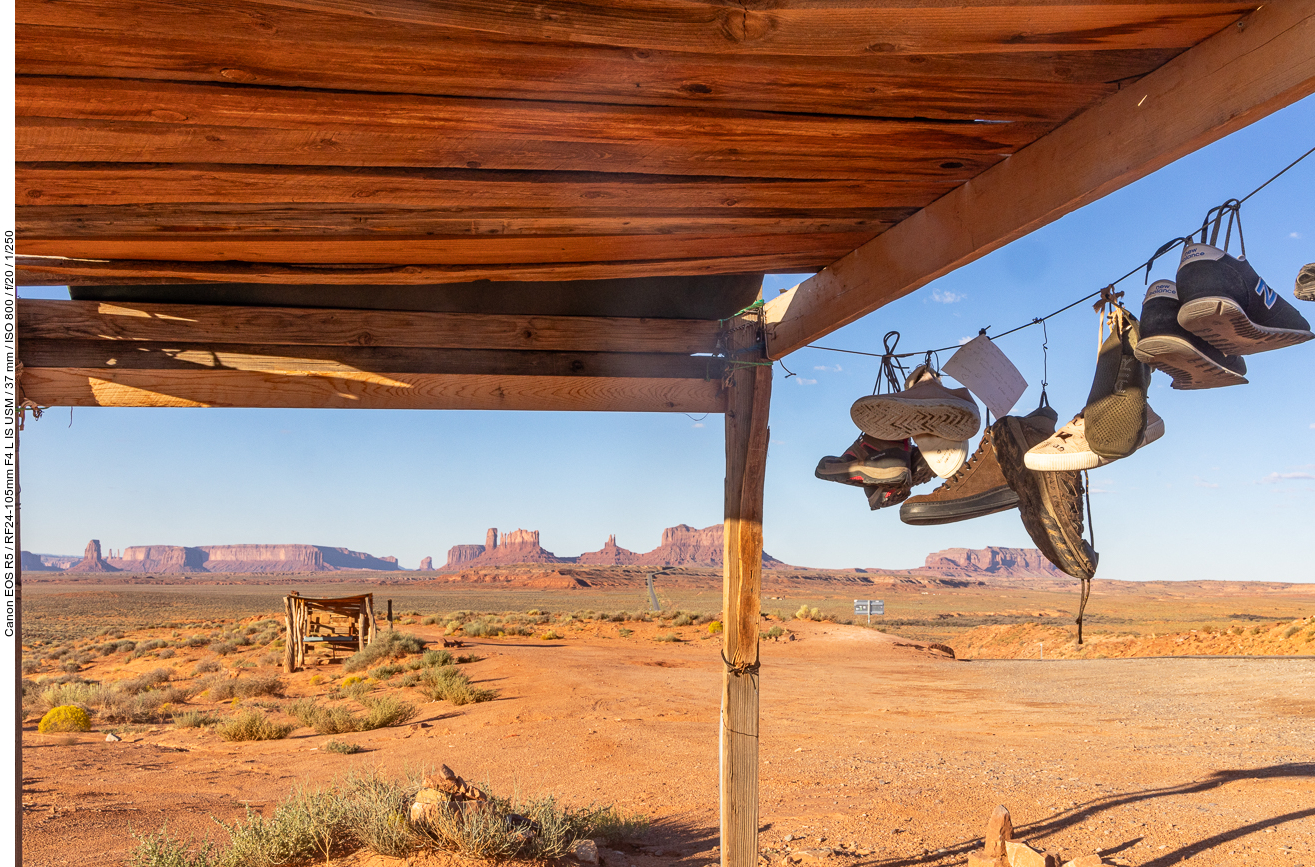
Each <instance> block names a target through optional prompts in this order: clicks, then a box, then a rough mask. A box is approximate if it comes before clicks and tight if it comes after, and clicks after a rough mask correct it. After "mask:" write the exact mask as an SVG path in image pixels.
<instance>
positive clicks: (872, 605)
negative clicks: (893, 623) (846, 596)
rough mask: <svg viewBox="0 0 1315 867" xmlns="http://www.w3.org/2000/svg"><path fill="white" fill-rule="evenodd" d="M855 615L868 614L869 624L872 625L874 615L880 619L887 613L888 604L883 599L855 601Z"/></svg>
mask: <svg viewBox="0 0 1315 867" xmlns="http://www.w3.org/2000/svg"><path fill="white" fill-rule="evenodd" d="M854 613H855V614H866V615H867V616H868V623H871V622H872V615H873V614H875V615H877V616H878V617H880V616H881V615H882V614H885V613H886V603H885V601H884V600H881V599H855V600H854Z"/></svg>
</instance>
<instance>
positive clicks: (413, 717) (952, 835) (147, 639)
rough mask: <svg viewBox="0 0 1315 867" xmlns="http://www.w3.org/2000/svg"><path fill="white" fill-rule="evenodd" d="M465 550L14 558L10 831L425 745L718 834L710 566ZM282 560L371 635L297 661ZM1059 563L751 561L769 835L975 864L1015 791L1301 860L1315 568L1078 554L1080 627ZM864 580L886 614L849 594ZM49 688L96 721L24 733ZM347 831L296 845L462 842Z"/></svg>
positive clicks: (366, 855)
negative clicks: (1232, 576)
mask: <svg viewBox="0 0 1315 867" xmlns="http://www.w3.org/2000/svg"><path fill="white" fill-rule="evenodd" d="M507 535H510V534H507ZM489 541H492V538H490V540H489ZM532 541H533V544H534V546H535V547H537V546H538V540H537V538H535V539H533V540H532ZM502 542H503V544H508V543H510V542H511V540H509V539H507V537H506V536H504V537H503V539H502ZM497 547H499V546H492V545H491V546H487V547H486V549H485V550H486V551H487V550H490V549H492V550H496V549H497ZM124 553H127V552H124ZM480 553H481V552H477V553H476V554H475V555H474V556H472V557H469V558H468V560H467V561H465V562H463V563H459V564H456V565H457V566H458V567H459V568H456V569H453V570H450V571H446V572H434V573H430V574H426V573H418V572H404V571H394V570H377V571H372V572H352V571H341V570H323V571H315V572H305V573H299V574H280V575H272V574H269V573H260V572H257V573H247V574H238V573H223V574H216V575H206V574H201V573H192V574H190V575H188V574H168V573H164V574H156V575H145V574H136V573H123V572H121V573H119V574H110V573H105V572H87V571H83V572H48V573H33V574H31V575H29V576H27V577H26V580H25V587H24V635H25V645H24V673H25V681H24V711H25V714H26V717H27V721H26V723H25V725H24V729H23V733H22V736H23V758H24V771H23V773H24V788H23V808H24V813H23V832H24V838H23V850H24V863H25V864H31V865H60V864H74V863H83V862H85V859H86V853H87V852H88V851H95V852H97V853H99V854H98V863H106V864H143V865H147V864H152V865H166V864H167V865H173V864H178V865H200V864H218V863H225V862H222V861H219V860H185V858H195V859H201V858H202V855H201V854H200V850H199V849H197V848H196V846H198V845H200V843H201V841H204V840H208V841H210V842H211V843H213V844H214V845H215V846H216V847H217V848H216V849H215V850H214V851H215V852H220V851H223V849H224V847H225V846H232V845H236V843H235V842H234V841H237V840H238V839H239V838H241V839H247V838H249V837H250V833H251V828H250V826H249V825H245V826H244V825H243V823H244V822H245V823H249V822H250V821H251V820H250V819H249V818H247V817H248V811H249V810H250V811H252V813H253V814H254V815H257V816H262V817H265V818H266V819H269V818H270V817H272V816H275V815H276V814H277V813H278V810H279V809H281V808H280V806H279V805H280V804H283V805H286V804H287V803H288V801H289V798H292V797H293V796H294V795H295V793H296V792H298V791H299V787H311V788H312V789H313V788H321V789H327V788H332V787H339V788H341V787H342V786H344V785H345V783H344V781H349V780H355V781H356V783H354V784H353V785H359V783H360V780H362V779H373V780H375V781H376V785H378V786H385V788H386V789H387V791H388V792H390V793H391V795H390V797H393V798H395V799H401V800H400V801H399V802H398V803H399V804H400V805H401V806H399V807H397V809H403V808H404V807H405V806H406V804H408V803H409V802H410V801H409V799H411V798H413V797H416V796H417V791H424V788H423V787H424V783H423V782H422V780H421V778H422V777H424V776H425V775H426V774H433V773H434V772H435V771H436V770H437V769H438V768H439V767H441V766H442V765H447V766H449V767H450V768H452V769H453V770H454V771H455V772H456V773H457V774H460V775H461V776H463V777H464V778H465V779H466V780H467V781H470V783H471V784H473V785H474V786H476V787H478V788H479V789H480V790H481V791H484V792H488V793H490V794H492V795H493V796H494V798H498V797H503V798H508V799H519V802H521V803H533V802H534V799H535V798H542V797H547V796H551V797H552V798H553V799H554V804H555V805H556V807H555V808H554V809H561V810H564V811H566V814H567V815H571V816H595V815H605V816H607V817H610V818H609V819H608V822H607V823H604V824H606V825H607V827H606V828H603V827H602V826H601V825H600V826H599V829H597V830H596V831H595V832H593V833H595V836H597V839H598V840H599V845H600V846H601V850H600V851H601V853H602V854H601V855H600V856H598V857H599V858H600V860H601V861H602V863H604V864H605V865H606V867H658V865H668V864H673V865H681V867H704V865H710V864H714V863H716V862H717V860H718V857H719V853H718V849H717V822H718V819H717V809H718V808H717V797H718V796H717V771H716V768H717V748H716V725H717V714H718V701H719V698H718V693H719V684H720V677H721V674H720V669H721V660H720V658H719V656H718V650H719V647H720V640H719V639H720V633H719V629H720V623H719V621H718V619H717V618H718V617H719V610H720V602H721V598H720V596H721V594H720V580H721V579H720V571H719V570H718V569H717V568H716V567H715V564H713V563H707V564H706V565H686V566H662V565H660V564H652V565H644V564H636V563H631V564H623V565H599V564H591V563H588V562H580V561H575V562H570V561H565V560H564V558H558V559H557V560H555V561H551V562H549V561H540V562H530V563H521V564H510V563H504V564H498V563H488V562H487V561H484V562H480V560H479V558H480ZM1033 553H1035V552H1033ZM450 560H451V558H450V557H449V561H450ZM653 575H656V577H655V579H654V585H655V590H656V593H657V596H658V601H659V605H660V608H661V610H660V611H656V612H654V611H650V610H649V608H650V602H649V597H648V592H647V581H648V578H649V576H653ZM292 589H295V590H296V591H297V592H298V593H299V594H300V595H302V596H306V597H321V596H333V597H340V596H349V595H352V594H357V593H373V594H374V609H375V612H376V617H377V618H378V620H379V622H380V633H379V637H378V638H377V639H376V642H375V644H373V645H371V646H370V647H369V648H367V651H366V653H365V654H363V656H368V657H369V658H368V659H365V658H358V657H357V656H353V655H352V649H351V648H348V649H347V650H346V651H344V650H338V651H330V650H327V649H313V650H312V651H311V655H310V657H308V659H307V663H306V665H305V667H304V668H303V669H302V670H300V671H297V672H294V673H292V674H288V673H286V672H285V671H284V669H283V649H282V648H283V642H284V633H283V622H282V603H281V601H280V600H281V598H282V596H283V595H285V594H286V593H288V592H289V590H292ZM1077 595H1078V594H1077V582H1075V581H1073V580H1071V579H1068V578H1066V577H1062V576H1060V577H1056V576H1054V575H1048V574H1046V570H1045V569H1044V568H1041V567H1040V566H1038V564H1036V563H1034V562H1033V561H1032V560H1031V558H1029V557H1028V556H1027V552H1014V551H1011V550H1010V549H994V550H992V549H987V550H985V551H979V552H964V551H959V552H940V553H938V554H935V555H932V556H929V557H928V563H927V566H926V568H924V569H922V570H912V571H898V570H896V571H890V570H875V569H873V570H868V569H856V570H843V571H821V570H807V569H794V568H788V567H786V568H768V569H766V570H765V571H764V582H763V610H764V616H763V619H762V625H761V635H762V670H761V684H762V696H763V698H762V729H761V774H762V783H761V814H760V822H761V829H762V831H761V844H762V856H761V859H760V860H761V862H762V863H763V864H764V865H789V864H804V865H807V867H812V865H824V864H825V865H836V867H841V865H853V867H868V865H871V867H896V865H912V864H935V865H952V864H965V863H969V857H970V856H971V855H973V854H974V853H977V852H979V851H980V850H981V849H982V846H983V841H982V837H983V833H984V830H985V826H986V822H987V819H988V817H989V816H990V815H991V812H992V810H993V809H994V808H995V807H996V806H997V805H1001V804H1002V805H1005V806H1007V807H1008V808H1009V810H1010V811H1011V814H1012V821H1013V826H1014V828H1015V836H1016V838H1017V839H1018V840H1020V841H1026V842H1027V843H1028V844H1030V845H1031V846H1032V847H1034V848H1035V849H1036V850H1044V851H1045V852H1047V853H1049V854H1050V855H1053V856H1055V857H1056V858H1057V859H1064V860H1070V859H1076V858H1079V857H1081V856H1088V857H1089V858H1090V857H1097V858H1098V859H1099V860H1098V861H1090V862H1081V861H1079V862H1077V863H1093V864H1095V863H1104V864H1116V865H1149V867H1167V865H1170V864H1178V863H1184V862H1185V863H1189V864H1200V865H1238V864H1266V865H1269V864H1275V865H1285V867H1287V865H1293V867H1295V865H1305V867H1310V865H1315V756H1312V752H1311V744H1312V743H1315V699H1313V698H1312V696H1313V695H1315V617H1312V616H1311V615H1312V612H1315V588H1312V587H1311V586H1310V585H1285V584H1278V583H1262V582H1116V581H1097V582H1096V583H1095V588H1094V592H1093V596H1092V599H1091V602H1090V603H1089V605H1088V608H1087V612H1086V630H1085V635H1086V641H1085V642H1084V643H1083V644H1082V645H1080V646H1079V645H1077V644H1076V642H1075V640H1074V638H1075V629H1074V626H1073V615H1074V612H1075V610H1076V602H1077ZM856 598H874V599H882V600H883V601H884V602H885V611H886V614H885V615H884V616H880V617H874V618H872V620H873V622H872V625H871V626H869V625H868V624H867V623H866V618H862V617H859V618H855V617H854V614H853V600H854V599H856ZM390 603H391V608H392V610H393V612H394V622H393V623H391V624H389V623H387V622H385V613H384V612H385V610H386V607H387V606H388V605H389V604H390ZM445 645H449V646H448V647H445ZM457 645H460V646H457ZM372 652H373V653H372ZM67 704H80V705H81V706H83V707H85V708H86V709H87V710H88V711H89V712H90V714H89V719H90V723H91V724H90V726H89V729H90V730H89V731H86V732H74V733H67V732H62V733H42V732H40V731H38V726H37V723H38V721H39V720H40V719H41V718H42V716H43V714H45V713H46V712H47V711H48V710H49V709H50V708H51V707H54V706H57V705H67ZM262 728H267V729H269V731H265V732H264V736H267V737H268V738H269V739H251V740H247V739H243V738H245V737H247V736H249V735H251V734H252V733H253V732H257V731H260V730H262ZM381 781H382V782H381ZM353 791H355V790H353ZM428 791H434V790H432V789H431V790H428ZM591 810H593V811H595V812H594V813H591V812H590V811H591ZM600 810H601V811H603V812H602V813H598V812H597V811H600ZM572 811H574V812H572ZM535 815H538V814H535ZM220 823H227V828H226V827H225V826H224V825H221V824H220ZM244 827H245V828H246V830H245V831H242V830H241V829H242V828H244ZM235 829H236V830H237V832H238V833H237V835H236V836H232V835H234V832H235ZM162 832H164V833H165V834H167V836H161V834H162ZM242 834H246V837H242ZM166 840H167V841H170V843H169V845H172V846H174V847H176V849H174V850H168V851H166V852H164V853H163V854H162V852H161V851H160V850H159V848H158V847H159V846H160V845H162V842H163V841H166ZM152 846H155V847H157V848H155V849H152V848H151V847H152ZM335 846H336V848H334V847H330V849H329V851H328V852H326V853H322V854H320V855H318V856H316V858H314V859H304V860H303V861H302V862H301V863H310V862H311V861H315V862H323V863H327V864H340V865H346V864H366V863H369V864H377V865H384V864H388V865H401V864H404V863H410V864H427V863H448V862H450V861H461V862H463V863H479V862H481V859H480V858H479V857H477V853H471V852H469V851H467V852H465V853H464V854H463V853H462V852H461V851H460V847H459V846H457V847H454V846H451V845H449V846H447V847H444V846H440V845H432V846H428V847H422V848H418V849H414V850H412V851H406V852H400V851H395V852H390V851H384V852H382V853H381V852H380V851H379V849H385V850H386V849H387V848H388V846H387V845H384V844H380V843H375V844H374V848H371V845H369V844H364V843H362V842H360V841H355V842H352V841H346V842H344V841H339V842H338V843H337V844H335ZM189 847H190V848H191V854H190V855H186V856H184V855H183V853H184V852H185V851H186V850H187V849H188V848H189ZM454 850H455V851H454ZM212 854H213V853H212ZM577 854H579V855H582V856H583V857H585V858H586V862H587V863H592V862H588V861H587V859H588V858H590V857H593V856H592V854H590V853H577ZM252 857H254V856H252ZM261 857H264V856H261ZM169 858H173V859H174V860H169ZM179 859H184V860H179ZM567 860H568V861H569V862H570V863H579V859H578V858H576V857H574V856H569V855H568V856H567ZM250 863H266V862H258V861H251V862H250ZM268 863H297V862H296V859H294V860H292V861H286V862H277V861H269V862H268ZM1038 863H1041V862H1038ZM1054 863H1056V864H1058V863H1061V861H1060V860H1056V861H1055V862H1054Z"/></svg>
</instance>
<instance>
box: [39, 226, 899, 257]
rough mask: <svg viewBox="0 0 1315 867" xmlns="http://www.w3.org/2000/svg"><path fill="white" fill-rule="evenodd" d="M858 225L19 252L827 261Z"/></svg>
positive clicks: (68, 246) (189, 240) (843, 248)
mask: <svg viewBox="0 0 1315 867" xmlns="http://www.w3.org/2000/svg"><path fill="white" fill-rule="evenodd" d="M877 231H878V229H872V230H868V231H861V232H814V233H793V234H790V233H772V234H762V235H747V234H746V235H728V234H716V235H714V234H707V235H683V234H682V235H487V236H479V237H471V236H431V235H401V236H382V237H381V236H374V235H371V236H364V237H361V236H355V235H337V236H329V235H325V234H319V233H307V234H298V233H291V232H288V233H279V234H270V235H253V234H245V233H244V234H231V235H229V234H221V235H219V236H218V237H215V236H212V235H209V234H207V233H204V232H190V233H180V234H178V235H156V236H136V237H134V236H119V237H103V236H96V237H54V238H43V237H40V236H36V237H32V236H30V235H27V234H21V235H19V238H18V252H19V253H21V254H22V255H25V256H67V257H70V258H75V259H114V260H123V259H158V260H165V261H180V262H233V261H236V262H257V263H260V262H267V263H276V262H288V263H313V264H321V265H325V264H328V265H337V264H350V265H370V264H380V263H392V262H404V263H407V264H416V265H449V266H458V265H473V266H478V265H515V264H525V265H528V264H551V263H559V262H560V263H566V262H607V261H618V262H624V261H632V260H635V259H647V260H674V259H697V258H711V257H713V256H717V255H719V254H721V255H724V254H729V255H737V256H755V255H768V254H772V255H781V256H790V255H792V254H803V255H807V256H809V257H810V261H812V262H815V263H819V264H821V263H825V262H833V261H835V260H836V259H837V258H839V257H840V256H842V255H844V254H845V253H846V252H848V251H849V250H852V249H854V248H855V247H857V246H859V245H860V244H862V243H864V242H866V241H868V240H870V239H871V238H872V237H873V236H874V235H876V234H877Z"/></svg>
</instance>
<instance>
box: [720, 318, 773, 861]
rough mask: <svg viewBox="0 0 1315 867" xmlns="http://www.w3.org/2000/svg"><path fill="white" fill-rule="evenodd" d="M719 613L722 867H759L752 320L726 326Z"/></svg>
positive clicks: (756, 386)
mask: <svg viewBox="0 0 1315 867" xmlns="http://www.w3.org/2000/svg"><path fill="white" fill-rule="evenodd" d="M730 326H731V330H730V331H729V332H728V336H727V341H726V342H727V345H728V349H729V355H730V363H732V364H735V363H736V362H739V363H740V364H741V365H742V366H738V367H736V368H734V372H733V373H731V374H730V376H729V379H730V384H729V387H728V388H727V389H726V392H725V394H726V404H725V412H726V496H725V501H726V504H725V511H726V526H725V535H724V545H725V552H724V566H723V584H722V612H723V618H724V623H725V632H724V633H723V641H722V655H723V658H724V659H725V662H726V668H725V670H724V671H723V673H722V700H721V729H720V747H721V785H720V788H721V863H722V865H723V867H757V865H758V641H759V638H758V631H759V630H758V618H759V612H760V590H761V586H762V556H763V533H762V516H763V483H764V478H765V473H766V465H767V440H768V430H767V416H768V408H769V403H770V399H771V387H772V367H771V365H770V364H764V363H763V359H764V357H765V356H764V346H763V340H762V338H763V334H762V331H761V328H760V327H759V322H758V320H757V318H756V317H748V318H745V317H741V318H740V319H737V320H735V321H733V322H732V323H730Z"/></svg>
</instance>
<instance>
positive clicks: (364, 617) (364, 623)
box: [356, 599, 370, 653]
mask: <svg viewBox="0 0 1315 867" xmlns="http://www.w3.org/2000/svg"><path fill="white" fill-rule="evenodd" d="M369 605H370V602H369V600H367V599H362V600H361V610H360V613H359V614H357V615H356V651H357V652H358V653H359V652H360V651H362V650H365V643H366V641H367V640H368V639H369V637H370V613H369V612H370V608H369Z"/></svg>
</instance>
